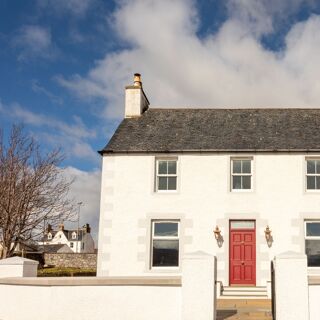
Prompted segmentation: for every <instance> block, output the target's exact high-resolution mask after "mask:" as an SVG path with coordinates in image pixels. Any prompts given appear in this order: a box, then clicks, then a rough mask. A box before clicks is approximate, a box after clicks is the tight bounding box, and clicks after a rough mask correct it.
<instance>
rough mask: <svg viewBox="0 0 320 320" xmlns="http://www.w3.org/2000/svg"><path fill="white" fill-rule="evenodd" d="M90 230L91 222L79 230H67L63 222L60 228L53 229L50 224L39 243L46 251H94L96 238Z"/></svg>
mask: <svg viewBox="0 0 320 320" xmlns="http://www.w3.org/2000/svg"><path fill="white" fill-rule="evenodd" d="M90 232H91V229H90V226H89V224H85V225H84V226H83V227H82V228H79V230H78V229H71V230H67V229H65V228H64V225H63V224H60V225H59V230H53V229H52V226H51V225H50V224H49V225H48V226H47V229H46V232H45V235H44V237H43V239H41V241H39V242H38V244H39V246H40V249H41V248H42V246H43V248H44V249H43V250H44V251H45V252H57V253H68V252H70V253H72V252H74V253H94V240H93V238H92V236H91V233H90Z"/></svg>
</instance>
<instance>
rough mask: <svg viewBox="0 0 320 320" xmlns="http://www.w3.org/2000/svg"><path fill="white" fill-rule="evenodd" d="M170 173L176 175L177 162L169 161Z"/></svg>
mask: <svg viewBox="0 0 320 320" xmlns="http://www.w3.org/2000/svg"><path fill="white" fill-rule="evenodd" d="M168 173H169V174H176V173H177V162H176V161H168Z"/></svg>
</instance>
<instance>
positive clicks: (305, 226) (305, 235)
mask: <svg viewBox="0 0 320 320" xmlns="http://www.w3.org/2000/svg"><path fill="white" fill-rule="evenodd" d="M307 223H320V219H319V220H305V221H304V238H305V240H319V241H320V236H307Z"/></svg>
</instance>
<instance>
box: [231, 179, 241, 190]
mask: <svg viewBox="0 0 320 320" xmlns="http://www.w3.org/2000/svg"><path fill="white" fill-rule="evenodd" d="M232 189H241V176H233V177H232Z"/></svg>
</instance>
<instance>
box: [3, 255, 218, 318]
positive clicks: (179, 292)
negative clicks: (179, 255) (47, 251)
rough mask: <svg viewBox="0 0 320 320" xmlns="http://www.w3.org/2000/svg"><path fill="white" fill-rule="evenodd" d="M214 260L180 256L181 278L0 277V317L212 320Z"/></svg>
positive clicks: (213, 315) (200, 256) (209, 257)
mask: <svg viewBox="0 0 320 320" xmlns="http://www.w3.org/2000/svg"><path fill="white" fill-rule="evenodd" d="M215 261H216V260H215V258H214V257H212V256H209V255H207V254H205V253H203V252H197V253H193V254H190V255H188V256H185V257H184V258H183V270H182V277H181V276H149V277H146V276H144V277H78V278H76V277H74V278H34V277H28V278H27V277H21V276H20V274H19V275H17V276H16V277H11V278H0V301H1V308H0V319H3V320H34V319H43V320H56V319H77V320H88V319H90V320H102V319H115V320H132V319H139V320H150V319H153V320H158V319H159V320H163V319H172V320H191V319H192V320H193V319H195V318H197V319H198V320H213V319H215V281H216V278H215V274H216V268H215ZM13 266H14V265H11V267H10V265H9V266H7V267H8V268H9V269H10V268H13ZM14 270H15V269H14ZM19 276H20V277H19ZM2 306H5V307H2Z"/></svg>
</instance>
